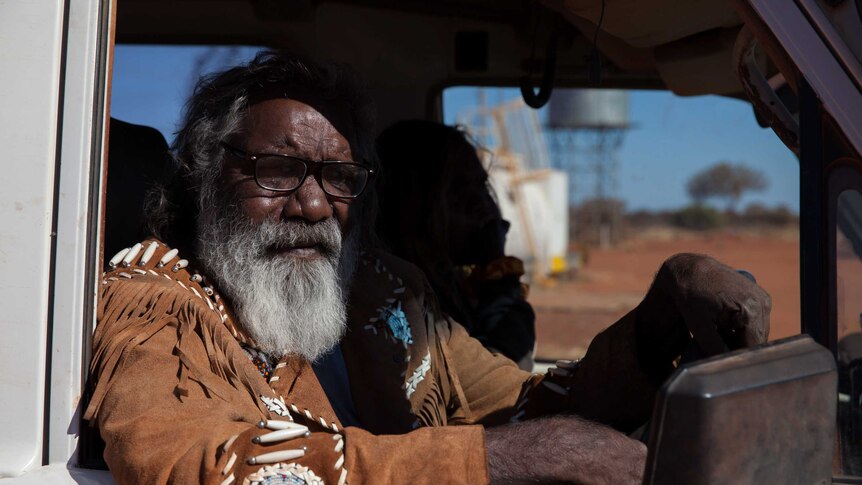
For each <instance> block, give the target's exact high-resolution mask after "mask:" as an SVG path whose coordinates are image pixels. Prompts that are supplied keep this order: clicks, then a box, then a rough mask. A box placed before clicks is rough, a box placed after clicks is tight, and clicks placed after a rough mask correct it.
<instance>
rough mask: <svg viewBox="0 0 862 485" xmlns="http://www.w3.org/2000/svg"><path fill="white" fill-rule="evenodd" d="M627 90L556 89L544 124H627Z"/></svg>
mask: <svg viewBox="0 0 862 485" xmlns="http://www.w3.org/2000/svg"><path fill="white" fill-rule="evenodd" d="M628 126H629V93H628V92H627V91H624V90H620V89H558V90H556V91H554V94H553V96H551V101H550V105H549V107H548V127H549V128H552V129H573V128H627V127H628Z"/></svg>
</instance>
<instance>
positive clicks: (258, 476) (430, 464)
mask: <svg viewBox="0 0 862 485" xmlns="http://www.w3.org/2000/svg"><path fill="white" fill-rule="evenodd" d="M136 278H137V280H138V281H122V280H121V281H118V282H117V281H115V282H112V283H111V284H110V285H107V286H108V287H105V288H103V295H102V299H101V302H100V306H99V317H98V319H99V325H98V327H97V330H96V334H95V338H94V359H93V364H92V369H91V371H92V375H91V377H92V379H93V380H94V383H95V386H94V390H93V398H92V400H91V402H90V406H89V407H88V409H87V412H86V415H85V417H86V418H87V419H89V420H91V422H93V423H96V424H98V426H99V431H100V433H101V435H102V437H103V439H104V440H105V443H106V448H105V455H104V456H105V460H106V462H107V463H108V465H109V467H110V469H111V472H112V474H113V475H114V477H115V479H116V480H117V482H118V483H153V484H161V483H215V484H221V483H226V484H227V483H234V482H235V483H265V482H266V480H267V479H270V478H272V477H282V479H285V480H287V479H291V478H292V479H294V481H295V482H296V483H308V484H318V483H327V484H344V483H348V482H349V483H351V484H362V483H371V484H377V483H419V484H422V483H427V484H432V483H487V481H488V475H487V459H486V456H485V445H484V430H483V428H482V427H481V426H460V427H441V428H424V429H418V430H414V431H412V432H410V433H407V434H403V435H373V434H371V433H368V432H366V431H364V430H361V429H358V428H350V427H348V428H346V429H342V430H339V432H338V433H336V432H334V431H333V430H332V429H326V428H323V427H321V426H315V425H314V423H313V422H308V421H306V420H305V419H304V418H303V417H302V416H301V415H297V414H295V413H291V412H290V410H289V409H288V408H287V406H285V405H284V401H283V399H281V401H279V400H280V396H276V395H275V394H274V391H273V390H272V388H270V387H269V386H267V385H266V384H265V381H264V380H263V379H260V378H259V377H260V376H259V374H257V369H256V368H255V367H254V366H253V365H252V364H251V363H250V362H249V359H248V358H247V357H246V356H245V354H244V352H243V351H242V349H241V348H240V347H239V346H238V345H237V344H236V342H235V341H234V340H232V337H231V336H230V334H229V333H228V332H227V331H226V330H225V327H224V326H223V325H221V322H220V320H217V319H214V318H213V315H212V313H211V312H209V310H208V309H207V307H206V305H203V304H202V303H201V302H200V301H198V300H197V299H195V298H189V297H188V295H186V294H185V291H186V290H185V289H183V288H181V287H179V286H177V285H171V284H169V283H170V282H169V281H168V280H167V279H165V281H161V280H162V278H158V277H151V276H146V275H141V276H139V277H136ZM237 352H238V353H237ZM261 396H263V397H266V398H267V400H268V401H269V402H270V403H272V406H271V407H270V406H269V405H266V404H261V403H262V402H265V401H264V400H263V399H262V398H261ZM279 402H280V405H279ZM294 418H295V419H296V421H295V422H294V421H293V420H294ZM273 426H274V428H273ZM295 430H299V431H298V432H294V431H295ZM282 431H283V432H282ZM274 432H275V433H279V432H282V433H281V435H282V437H284V436H285V435H294V436H291V437H289V438H284V439H277V440H273V441H271V442H265V443H262V442H259V441H260V439H261V437H264V436H272V433H274ZM441 479H442V481H441Z"/></svg>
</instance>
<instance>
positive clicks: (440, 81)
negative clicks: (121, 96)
mask: <svg viewBox="0 0 862 485" xmlns="http://www.w3.org/2000/svg"><path fill="white" fill-rule="evenodd" d="M601 9H602V2H601V0H540V1H538V2H536V1H530V0H463V1H454V0H440V1H433V2H432V1H428V0H365V1H352V2H348V1H335V0H292V1H291V0H206V1H205V0H119V1H118V7H117V41H118V42H128V43H157V44H165V43H180V44H214V45H215V44H217V45H225V44H253V45H267V46H273V47H284V48H289V49H291V50H294V51H297V52H302V53H306V54H309V55H312V56H318V57H321V58H328V59H332V60H336V61H342V62H347V63H349V64H351V65H352V66H353V67H354V68H355V69H356V70H357V71H359V73H360V75H361V76H362V77H363V79H364V80H365V82H366V83H367V84H368V85H369V86H370V88H371V91H372V95H373V96H374V97H375V98H376V100H377V103H378V109H379V112H380V113H379V114H380V118H381V119H380V121H381V123H387V122H389V121H394V120H395V119H399V118H405V117H427V116H430V117H436V116H439V109H440V108H439V96H437V94H439V91H440V89H441V88H443V87H445V86H450V85H465V84H472V85H517V83H518V81H519V79H520V78H521V77H522V76H524V75H525V73H526V72H527V70H528V69H529V68H530V67H533V68H534V71H535V73H536V74H535V75H534V78H535V79H536V80H535V83H536V84H537V85H538V83H539V79H538V78H539V77H540V75H541V72H542V69H543V66H544V58H545V48H546V45H547V44H548V39H549V38H550V36H551V33H552V32H553V31H557V32H559V33H560V42H559V49H558V53H557V59H558V63H557V66H558V67H557V77H556V85H557V86H585V85H588V79H589V78H588V76H589V70H588V65H589V59H590V52H591V46H592V38H593V36H594V34H595V31H596V24H597V23H598V21H599V16H600V14H601ZM741 25H742V21H741V20H740V19H739V18H738V17H737V15H736V13H735V11H734V9H733V7H732V6H731V4H730V3H729V0H605V12H604V17H603V19H602V22H601V28H602V32H601V34H600V36H599V41H598V46H599V50H600V51H602V54H603V59H604V62H603V67H604V68H603V70H602V86H605V87H630V88H660V89H670V90H672V91H674V92H676V93H677V94H681V95H696V94H707V93H712V94H725V95H738V94H739V93H741V91H742V89H741V87H740V85H739V82H738V81H737V79H736V77H735V75H734V69H733V68H732V52H733V45H734V42H735V40H736V37H737V34H738V31H739V29H740V27H741ZM459 32H460V33H465V32H466V33H467V34H459ZM482 32H485V33H487V37H486V38H487V44H483V42H482V40H481V39H482V38H483V36H484V35H486V34H482ZM477 33H478V34H477ZM459 36H460V37H459ZM456 37H459V39H460V40H459V41H456ZM476 39H479V40H478V41H477V40H476ZM459 42H463V43H459ZM456 44H457V45H456ZM483 45H487V48H483ZM534 45H535V46H536V48H535V58H533V60H532V61H531V50H532V48H533V46H534ZM483 52H487V55H483ZM456 58H457V59H460V60H458V62H456Z"/></svg>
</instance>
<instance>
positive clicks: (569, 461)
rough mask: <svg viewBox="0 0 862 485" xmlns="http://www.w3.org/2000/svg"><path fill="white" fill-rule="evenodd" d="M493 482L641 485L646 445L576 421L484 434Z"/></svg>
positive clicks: (529, 424)
mask: <svg viewBox="0 0 862 485" xmlns="http://www.w3.org/2000/svg"><path fill="white" fill-rule="evenodd" d="M485 447H486V449H487V451H488V471H489V474H490V476H491V483H492V484H498V483H506V484H518V483H581V484H620V485H625V484H639V483H641V480H642V478H643V473H644V466H645V463H646V446H644V444H643V443H641V442H640V441H635V440H633V439H630V438H628V437H627V436H626V435H624V434H622V433H619V432H617V431H614V430H613V429H611V428H608V427H606V426H602V425H600V424H596V423H593V422H590V421H587V420H584V419H581V418H579V417H576V416H553V417H549V418H544V419H536V420H532V421H526V422H523V423H517V424H509V425H505V426H499V427H495V428H488V429H487V430H486V431H485Z"/></svg>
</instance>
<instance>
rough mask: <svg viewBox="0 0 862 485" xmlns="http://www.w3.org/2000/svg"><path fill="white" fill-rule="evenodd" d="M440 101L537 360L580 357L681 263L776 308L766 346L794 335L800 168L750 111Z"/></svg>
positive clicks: (615, 93)
mask: <svg viewBox="0 0 862 485" xmlns="http://www.w3.org/2000/svg"><path fill="white" fill-rule="evenodd" d="M443 100H444V114H445V122H446V123H447V124H460V125H463V126H464V127H466V129H467V130H468V131H469V132H470V133H471V134H472V136H473V138H474V139H475V141H476V142H477V144H479V145H481V146H482V147H484V149H485V150H484V151H483V153H484V154H485V159H486V163H487V166H488V168H489V170H490V174H491V186H492V187H493V189H494V191H495V195H496V197H497V200H498V201H499V203H500V206H501V209H502V212H503V215H504V217H505V218H506V219H508V220H509V221H510V222H511V224H512V227H511V229H510V231H509V234H508V237H509V239H508V240H507V243H506V251H507V253H509V254H511V255H514V256H517V257H519V258H520V259H522V260H524V261H525V263H526V266H527V279H528V282H529V284H530V292H529V302H530V303H531V304H532V305H533V307H534V309H535V311H536V315H537V321H536V325H537V334H538V351H537V357H538V358H539V359H543V360H554V359H558V358H577V357H580V356H582V355H583V353H584V352H585V351H586V348H587V346H588V345H589V342H590V340H591V339H592V337H593V336H594V335H595V334H596V333H597V332H599V331H600V330H601V329H603V328H605V327H607V326H608V325H610V324H611V323H613V322H614V321H616V320H617V319H618V318H620V317H622V316H623V315H625V313H626V312H628V311H629V310H630V309H632V308H633V307H635V306H636V305H637V304H638V303H639V302H640V300H641V298H642V297H643V295H644V294H645V293H646V290H647V288H648V287H649V284H650V282H651V281H652V278H653V276H654V274H655V272H656V271H657V270H658V268H659V266H660V265H661V263H662V261H664V260H665V259H666V258H667V257H669V256H671V255H673V254H675V253H679V252H698V253H705V254H709V255H711V256H714V257H716V258H717V259H719V260H721V261H723V262H725V263H727V264H729V265H731V266H733V267H735V268H739V269H744V270H747V271H749V272H750V273H752V274H753V275H754V276H755V277H756V278H757V280H758V283H760V284H761V285H762V286H763V287H764V288H765V289H766V290H767V291H768V292H769V293H770V294H771V296H772V299H773V310H772V318H771V325H772V330H771V333H770V338H771V339H776V338H781V337H787V336H789V335H794V334H798V333H799V331H800V323H799V242H798V210H799V178H798V177H799V175H798V173H799V169H798V162H797V160H796V157H795V156H794V155H793V153H792V152H790V151H789V150H787V149H786V148H785V147H784V145H783V144H782V143H781V141H780V140H779V139H778V138H777V137H776V136H775V135H774V134H773V132H772V131H771V130H769V129H764V128H762V127H760V126H759V125H758V124H757V122H756V120H755V117H754V114H753V112H752V109H751V106H750V105H749V104H748V103H746V102H743V101H740V100H737V99H731V98H724V97H719V96H699V97H686V98H683V97H679V96H675V95H673V94H671V93H669V92H659V91H634V90H631V91H627V90H562V89H558V90H556V91H555V92H554V95H553V96H552V98H551V101H550V103H549V105H548V106H546V107H545V108H543V109H542V110H539V111H534V110H531V109H529V108H527V107H525V106H524V104H523V102H522V101H520V93H519V92H518V90H516V89H511V88H472V87H456V88H450V89H447V90H446V91H444V93H443ZM860 274H862V272H860ZM858 313H859V312H858V311H857V316H858Z"/></svg>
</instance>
